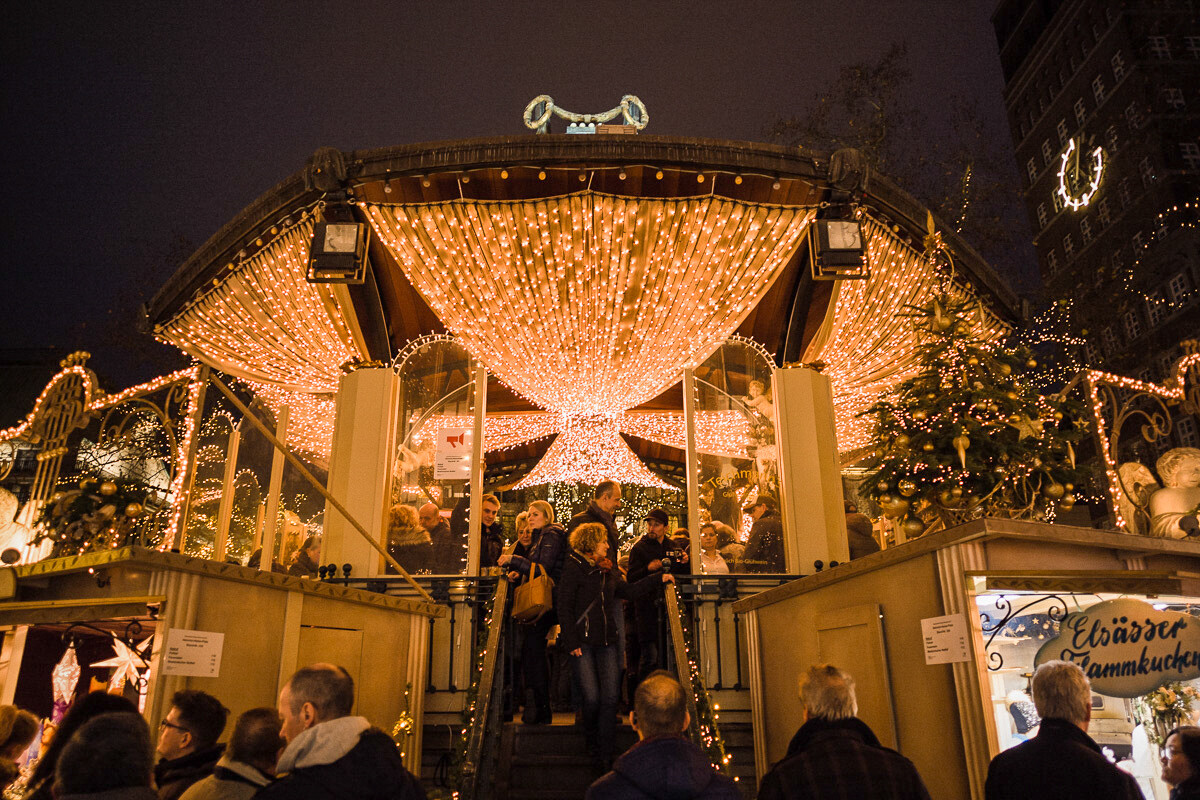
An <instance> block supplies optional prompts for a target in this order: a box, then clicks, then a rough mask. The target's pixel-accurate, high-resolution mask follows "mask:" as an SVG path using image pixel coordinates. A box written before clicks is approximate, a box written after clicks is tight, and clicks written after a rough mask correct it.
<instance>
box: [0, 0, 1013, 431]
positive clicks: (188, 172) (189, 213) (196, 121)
mask: <svg viewBox="0 0 1200 800" xmlns="http://www.w3.org/2000/svg"><path fill="white" fill-rule="evenodd" d="M993 7H994V2H993V0H937V1H936V2H935V1H933V0H926V1H925V2H912V1H906V2H898V1H897V2H891V1H890V0H875V2H865V1H862V0H839V1H838V2H825V1H824V0H822V1H821V2H815V1H814V2H782V1H781V2H745V1H744V0H742V1H739V2H704V0H696V1H695V2H689V3H674V2H642V3H611V2H588V3H582V2H578V3H577V2H557V3H533V2H511V3H509V2H489V3H484V2H476V3H465V2H464V3H458V2H448V1H445V2H443V1H441V0H435V1H434V2H426V3H405V2H370V3H309V2H287V3H282V2H278V3H269V2H267V3H171V4H167V3H144V4H135V3H117V2H111V3H99V2H89V3H82V2H73V3H53V2H36V3H22V4H20V6H19V7H18V6H13V7H10V8H9V9H7V11H6V14H5V16H6V19H5V24H4V26H3V27H4V31H3V33H2V34H0V36H2V37H3V39H2V41H3V51H2V56H0V57H2V58H3V86H4V92H3V106H2V108H3V115H4V121H3V125H4V129H5V132H6V133H7V138H8V141H9V146H8V148H7V158H6V162H7V163H6V164H5V170H4V171H5V173H6V174H7V175H8V176H9V179H8V180H9V185H8V190H7V191H6V192H5V200H4V203H5V213H4V221H5V225H4V227H3V229H2V234H0V235H2V237H3V238H2V239H0V242H2V244H0V254H2V258H3V264H4V267H3V275H4V292H3V297H4V307H5V313H4V314H3V315H0V350H3V349H6V348H14V347H44V346H53V347H57V348H61V350H62V351H63V352H65V351H67V350H69V349H73V348H75V347H86V348H87V349H89V350H91V351H92V352H93V353H95V354H96V358H95V359H94V361H93V366H94V367H96V368H98V369H100V370H101V372H102V374H104V372H105V371H106V370H105V363H104V360H108V361H109V362H110V363H109V367H110V369H109V370H108V371H110V372H115V373H116V374H117V379H115V380H113V381H112V383H113V384H114V385H111V386H109V388H110V389H117V388H120V386H121V384H122V383H123V382H125V378H126V377H128V378H130V379H133V378H137V379H141V378H144V377H148V376H149V374H155V372H157V370H156V369H154V368H153V367H152V365H151V364H150V363H145V364H141V365H139V364H129V363H127V362H128V361H129V360H130V356H129V355H128V354H126V355H124V356H122V355H121V353H120V352H119V351H120V350H122V349H123V346H122V342H123V341H124V340H122V339H120V337H119V336H118V337H116V338H114V337H113V334H112V331H113V330H114V327H115V328H116V329H117V330H118V332H119V331H120V330H122V329H128V327H129V325H131V324H132V321H133V320H134V318H135V317H134V314H133V313H132V311H133V309H136V307H137V306H138V305H139V304H140V303H142V302H144V301H145V300H147V299H148V298H149V297H150V296H151V295H152V294H153V292H154V291H155V290H156V289H157V288H158V287H159V286H161V285H162V283H163V282H165V280H166V279H167V277H168V275H169V274H170V273H171V272H172V271H173V270H174V267H175V266H177V262H171V263H166V262H165V259H166V258H167V254H168V253H169V252H170V251H171V242H172V241H173V240H174V239H176V238H178V236H180V235H182V236H183V237H186V238H187V239H188V240H190V241H191V242H192V243H193V244H194V245H197V246H198V245H199V244H201V243H202V242H203V241H204V240H205V239H207V238H208V237H209V236H210V235H211V234H213V233H214V232H215V231H216V230H217V229H218V228H219V227H220V226H221V225H223V224H224V223H225V222H226V221H228V220H229V219H230V218H231V217H232V216H233V215H234V214H236V213H237V212H238V211H239V210H240V209H242V208H243V207H245V206H246V205H247V204H249V203H250V202H251V201H252V200H253V199H254V198H256V197H257V196H259V195H260V194H262V193H263V192H265V191H267V190H268V189H270V187H271V186H273V185H274V184H275V183H277V182H278V181H280V180H282V179H283V178H284V177H286V176H287V175H289V174H291V173H293V172H295V171H296V170H298V169H299V168H300V167H301V166H302V165H303V163H304V160H305V158H306V157H307V156H308V155H310V154H311V153H312V152H313V151H314V150H315V149H316V148H318V147H320V146H325V145H332V146H335V147H339V148H343V149H353V148H360V147H379V146H385V145H393V144H403V143H410V142H421V141H434V140H441V139H455V138H465V137H473V136H486V135H496V134H519V133H522V132H525V129H524V127H523V126H522V123H521V118H520V117H521V112H522V110H523V109H524V107H525V104H526V103H527V102H528V101H529V100H530V99H532V98H533V97H534V96H536V95H538V94H540V93H543V92H544V93H547V94H550V95H551V96H552V97H553V98H554V99H555V102H556V103H558V104H560V105H561V106H563V107H565V108H568V109H570V110H572V111H578V112H597V111H601V110H606V109H608V108H611V107H613V106H614V105H616V104H617V101H618V100H619V99H620V97H621V95H622V94H625V93H627V92H628V93H632V94H636V95H638V96H639V97H641V99H642V100H643V102H645V104H646V107H647V109H648V111H649V114H650V125H649V127H648V128H647V131H646V132H647V133H654V134H663V135H679V136H700V137H712V138H721V139H747V140H762V138H763V134H762V131H763V128H764V126H765V125H767V124H768V123H769V122H770V121H771V120H772V119H773V118H774V117H775V116H776V115H779V114H789V113H795V112H797V111H799V110H800V109H801V107H802V105H803V104H804V103H805V101H807V100H808V99H809V98H810V97H811V96H812V95H813V93H814V92H815V91H817V90H818V89H819V88H821V87H822V86H826V85H829V84H830V83H831V82H832V81H833V79H834V78H835V77H836V74H837V70H838V68H839V67H841V66H843V65H845V64H848V63H851V62H854V61H861V60H873V59H875V58H877V57H878V56H879V55H880V54H881V53H882V52H883V51H884V50H885V49H886V48H887V47H888V46H889V45H890V44H892V43H893V42H899V41H904V42H906V43H907V44H908V46H909V53H910V58H911V64H912V67H913V71H914V76H913V79H914V84H915V85H916V86H917V87H919V91H918V92H915V93H914V96H913V101H914V102H915V103H917V104H918V105H919V107H920V108H921V110H922V111H923V112H924V113H926V114H927V115H928V116H929V117H930V118H932V119H934V120H938V119H939V118H940V113H941V110H942V109H943V108H944V104H945V103H946V102H947V101H948V99H949V97H950V96H951V95H952V94H955V93H957V94H961V95H971V96H975V97H977V98H978V99H979V101H980V103H981V106H982V107H983V109H984V111H985V112H986V114H987V115H988V118H989V119H990V120H993V121H994V124H995V125H996V126H999V127H1000V128H1001V130H1005V127H1004V126H1005V122H1004V112H1003V107H1002V103H1001V96H1000V92H1001V86H1002V81H1001V76H1000V67H999V60H998V57H997V54H996V46H995V40H994V38H993V35H992V31H991V26H990V24H989V21H988V18H989V15H990V13H991V11H992V9H993ZM530 135H532V134H530ZM1004 138H1005V139H1006V140H1007V134H1005V136H1004ZM1013 174H1014V177H1015V175H1016V170H1015V168H1014V170H1013ZM1021 218H1022V219H1023V218H1024V217H1023V215H1022V216H1021ZM1026 238H1028V237H1026ZM177 257H178V254H177ZM140 357H141V356H139V358H140ZM147 370H148V374H147ZM0 422H2V421H0Z"/></svg>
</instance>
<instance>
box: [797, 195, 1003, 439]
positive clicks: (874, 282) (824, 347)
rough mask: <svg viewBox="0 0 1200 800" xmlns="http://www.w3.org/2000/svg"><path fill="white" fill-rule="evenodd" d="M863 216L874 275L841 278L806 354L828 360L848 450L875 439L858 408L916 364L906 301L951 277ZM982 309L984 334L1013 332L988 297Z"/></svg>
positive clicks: (979, 325)
mask: <svg viewBox="0 0 1200 800" xmlns="http://www.w3.org/2000/svg"><path fill="white" fill-rule="evenodd" d="M862 223H863V231H864V233H865V234H866V237H867V241H868V245H867V256H868V258H869V259H870V263H871V277H870V278H869V279H868V280H863V281H838V282H837V284H836V286H837V290H836V291H837V300H836V302H835V304H834V306H833V309H832V311H831V313H830V314H829V315H828V316H827V318H826V322H825V325H824V326H823V327H822V330H821V332H820V333H819V334H818V336H816V337H815V338H814V339H813V341H812V343H810V345H809V346H808V348H807V349H806V351H805V353H804V357H803V360H804V361H805V362H810V363H811V362H814V361H822V362H824V363H825V364H826V365H827V368H826V370H825V374H826V375H828V376H829V380H830V383H831V384H832V389H833V404H834V408H835V411H836V425H837V438H838V450H839V451H841V452H842V453H849V452H852V451H854V450H857V449H859V448H862V447H865V446H867V445H870V444H873V440H872V438H871V422H870V420H868V419H865V418H862V419H860V418H858V417H857V414H858V413H859V412H860V411H863V410H865V409H866V408H867V407H868V406H870V405H871V404H872V403H874V402H875V401H876V400H877V399H878V398H879V396H880V395H881V394H883V393H884V392H887V391H889V390H890V389H891V388H892V387H893V386H895V385H897V384H898V383H900V382H901V381H903V380H905V379H907V378H909V377H911V376H912V375H913V374H915V372H916V369H917V363H916V347H917V332H916V331H915V330H914V328H913V324H912V319H911V318H910V317H908V316H906V315H907V314H908V313H910V312H909V310H907V309H906V308H905V307H906V306H920V305H922V304H924V303H925V302H927V301H928V298H929V297H931V296H932V295H933V294H935V293H936V292H937V290H938V288H939V287H940V286H942V285H943V284H944V283H947V282H948V276H946V275H944V274H939V272H938V270H937V269H936V267H935V265H934V264H933V263H931V262H930V261H929V259H927V258H926V257H925V254H924V253H921V252H919V251H917V250H914V249H913V248H912V247H910V246H909V245H907V244H905V243H904V242H903V241H901V240H900V239H899V238H897V237H896V236H895V235H894V234H893V233H892V232H891V231H890V230H889V229H888V228H887V227H886V226H885V225H883V224H881V223H879V222H878V221H876V220H874V219H872V218H871V217H870V216H867V215H864V216H863V217H862ZM949 291H950V293H951V295H952V296H955V297H957V298H960V299H961V298H964V297H965V293H964V292H963V290H962V289H961V288H958V287H954V286H953V285H951V286H950V287H949ZM978 309H979V311H978V314H977V315H976V317H975V319H974V320H973V323H974V327H975V330H976V332H977V333H978V334H979V335H980V337H981V338H983V339H985V340H988V341H994V340H997V339H999V338H1001V337H1003V336H1004V335H1005V334H1006V333H1007V328H1006V327H1005V325H1004V324H1003V323H1002V322H1000V320H998V319H997V318H996V317H995V316H993V315H992V314H991V313H990V312H988V311H986V309H984V307H983V305H982V303H981V304H980V305H979V306H978Z"/></svg>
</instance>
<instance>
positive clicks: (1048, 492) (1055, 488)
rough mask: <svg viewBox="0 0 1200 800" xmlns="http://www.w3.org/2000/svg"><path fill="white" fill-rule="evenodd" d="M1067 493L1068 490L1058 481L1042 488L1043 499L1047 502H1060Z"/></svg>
mask: <svg viewBox="0 0 1200 800" xmlns="http://www.w3.org/2000/svg"><path fill="white" fill-rule="evenodd" d="M1066 493H1067V490H1066V489H1065V488H1064V487H1063V485H1062V484H1061V483H1059V482H1058V481H1051V482H1050V483H1047V484H1044V485H1043V486H1042V497H1045V498H1046V499H1047V500H1059V499H1061V498H1062V496H1063V495H1064V494H1066Z"/></svg>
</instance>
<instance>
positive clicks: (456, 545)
mask: <svg viewBox="0 0 1200 800" xmlns="http://www.w3.org/2000/svg"><path fill="white" fill-rule="evenodd" d="M417 517H418V519H419V520H420V523H421V527H422V528H424V529H425V532H426V533H428V534H429V541H430V543H431V544H432V551H431V554H430V557H429V571H430V572H432V573H433V574H434V575H457V574H459V573H461V572H462V569H463V564H462V554H463V544H464V542H465V541H466V540H462V541H457V540H455V538H454V534H452V533H451V532H450V525H449V523H447V522H446V520H445V518H443V517H442V510H441V509H440V508H438V506H437V504H436V503H433V502H429V503H426V504H425V505H423V506H421V507H420V508H419V509H417Z"/></svg>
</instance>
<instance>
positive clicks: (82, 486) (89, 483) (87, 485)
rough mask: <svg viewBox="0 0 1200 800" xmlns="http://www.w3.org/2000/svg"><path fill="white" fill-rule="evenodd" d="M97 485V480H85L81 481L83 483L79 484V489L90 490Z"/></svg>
mask: <svg viewBox="0 0 1200 800" xmlns="http://www.w3.org/2000/svg"><path fill="white" fill-rule="evenodd" d="M95 485H96V479H95V478H84V479H83V480H81V481H80V482H79V488H80V489H90V488H92V487H93V486H95Z"/></svg>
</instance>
